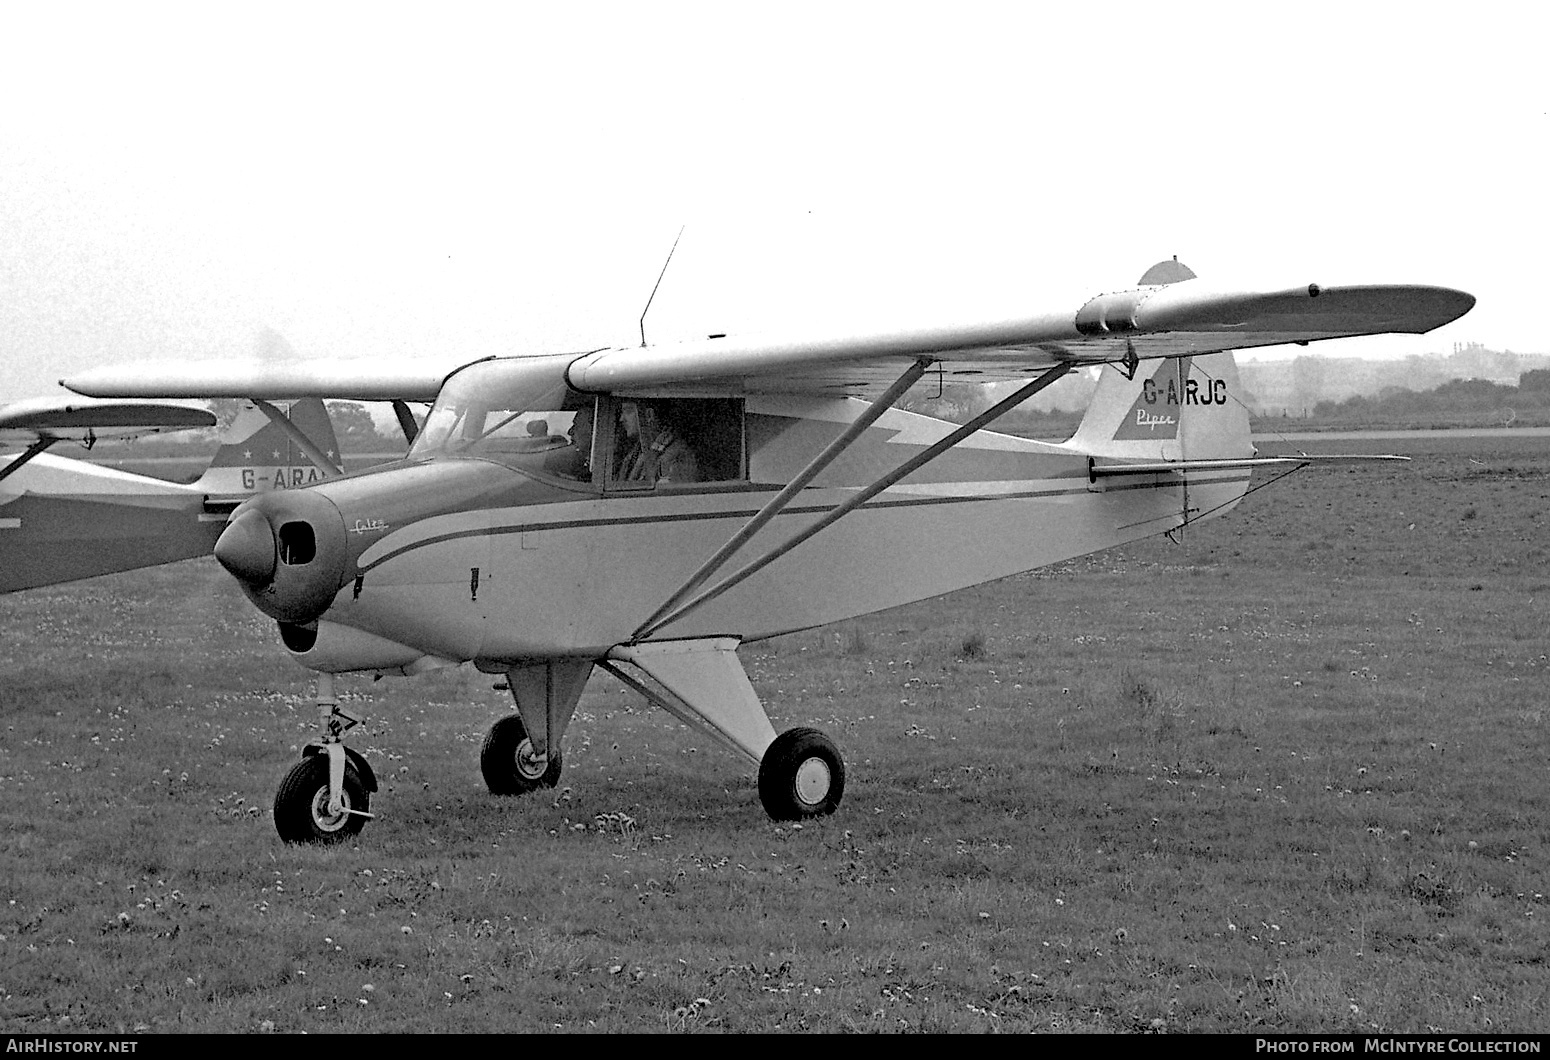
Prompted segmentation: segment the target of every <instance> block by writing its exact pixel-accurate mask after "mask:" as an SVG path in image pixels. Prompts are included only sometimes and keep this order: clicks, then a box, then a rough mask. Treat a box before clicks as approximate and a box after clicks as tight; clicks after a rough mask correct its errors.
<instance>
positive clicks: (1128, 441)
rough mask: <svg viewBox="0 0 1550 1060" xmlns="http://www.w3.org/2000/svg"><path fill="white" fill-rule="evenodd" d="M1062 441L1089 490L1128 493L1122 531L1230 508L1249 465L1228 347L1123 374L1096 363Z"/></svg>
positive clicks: (1250, 448) (1245, 421)
mask: <svg viewBox="0 0 1550 1060" xmlns="http://www.w3.org/2000/svg"><path fill="white" fill-rule="evenodd" d="M1066 444H1067V446H1068V447H1070V448H1073V449H1076V450H1078V451H1079V452H1082V453H1084V454H1086V456H1087V457H1088V475H1089V478H1090V480H1091V482H1092V483H1093V488H1094V489H1098V490H1103V491H1109V490H1115V491H1118V494H1117V495H1118V496H1121V497H1124V498H1126V500H1125V501H1124V504H1125V508H1124V514H1123V515H1121V516H1119V518H1120V519H1121V520H1122V525H1121V529H1123V530H1131V531H1139V532H1142V533H1159V532H1162V531H1170V530H1175V529H1178V528H1180V527H1183V526H1187V525H1189V524H1190V523H1192V522H1195V521H1197V520H1200V519H1206V518H1209V517H1211V516H1213V515H1221V514H1223V513H1224V512H1227V511H1229V510H1230V509H1231V508H1232V507H1233V506H1234V505H1236V504H1237V503H1238V502H1239V501H1240V500H1242V499H1243V496H1244V494H1246V493H1247V492H1248V488H1249V476H1250V475H1251V474H1252V467H1253V465H1254V464H1255V463H1256V461H1254V460H1253V455H1254V444H1253V442H1252V440H1251V439H1250V435H1249V411H1248V406H1247V405H1245V404H1244V401H1243V397H1242V393H1241V391H1240V388H1239V383H1238V369H1237V366H1236V364H1235V363H1234V362H1233V356H1232V354H1231V353H1213V354H1208V355H1206V356H1203V357H1180V358H1178V359H1176V360H1171V359H1170V360H1164V361H1162V362H1160V363H1159V364H1157V365H1156V366H1155V367H1153V366H1150V365H1148V366H1145V367H1144V368H1142V369H1141V370H1140V371H1137V372H1136V377H1135V378H1134V379H1127V378H1125V376H1124V375H1123V374H1122V373H1121V372H1119V371H1118V370H1117V369H1115V368H1113V367H1112V366H1111V367H1109V368H1105V369H1104V375H1103V378H1102V379H1101V380H1099V382H1098V390H1097V392H1096V393H1095V394H1094V395H1093V400H1092V404H1091V405H1090V406H1088V409H1087V415H1086V416H1084V417H1083V418H1082V423H1081V425H1080V426H1079V427H1078V428H1077V432H1076V435H1075V436H1074V437H1073V438H1072V439H1071V441H1070V442H1068V443H1066Z"/></svg>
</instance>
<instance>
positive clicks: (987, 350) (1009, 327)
mask: <svg viewBox="0 0 1550 1060" xmlns="http://www.w3.org/2000/svg"><path fill="white" fill-rule="evenodd" d="M1474 303H1475V299H1474V297H1473V296H1472V295H1468V294H1465V293H1464V292H1462V291H1455V290H1452V289H1450V288H1446V287H1421V286H1352V287H1323V288H1321V287H1319V286H1318V285H1316V284H1308V285H1303V286H1300V287H1293V288H1286V289H1282V290H1273V291H1236V290H1221V289H1213V288H1208V287H1204V286H1202V285H1201V284H1200V281H1198V280H1188V281H1180V282H1176V283H1172V284H1167V285H1155V286H1149V287H1140V288H1135V289H1132V290H1126V291H1118V292H1114V293H1111V294H1104V295H1099V296H1097V297H1095V298H1092V299H1091V300H1089V301H1088V302H1087V303H1085V304H1084V305H1073V306H1070V307H1068V308H1066V309H1065V310H1064V311H1061V312H1052V313H1044V314H1040V315H1036V316H1024V317H1017V318H1011V319H1005V320H999V321H993V322H989V323H986V322H977V323H971V324H964V325H957V326H940V325H939V326H925V327H918V328H908V329H898V330H892V331H887V332H875V331H874V332H865V333H853V334H844V335H835V334H832V333H831V334H827V335H811V334H809V335H800V334H793V335H787V336H769V335H764V336H754V337H749V338H738V337H721V338H710V339H705V340H701V341H697V342H688V343H679V344H674V345H661V346H649V347H639V348H627V349H612V350H600V351H598V352H596V353H591V354H586V355H583V356H581V357H580V358H578V359H577V360H576V362H575V363H573V364H572V365H571V367H570V370H569V372H568V378H569V380H570V383H571V385H572V386H574V387H575V388H577V389H578V390H584V391H599V392H601V391H608V392H614V393H621V392H622V393H630V392H636V393H642V394H648V393H653V392H661V393H673V392H690V391H694V390H707V389H713V390H716V391H731V392H744V393H753V392H761V391H764V392H782V393H789V392H825V393H835V394H849V395H861V394H871V393H876V392H877V391H880V390H881V389H882V388H883V387H885V386H886V385H887V384H888V383H890V382H892V381H893V380H894V379H895V378H897V377H898V375H899V374H900V372H901V371H902V370H903V367H904V366H905V365H907V364H908V363H909V362H910V361H911V360H914V359H915V358H919V357H928V358H931V359H933V360H935V361H937V362H938V364H937V369H934V370H933V372H932V373H931V374H930V375H928V376H927V378H926V382H930V381H933V380H934V379H935V378H936V370H940V372H941V378H942V381H944V382H976V383H988V382H999V381H1006V380H1014V379H1019V378H1025V377H1027V376H1028V375H1030V374H1034V373H1038V372H1042V371H1044V370H1046V369H1048V368H1051V367H1054V366H1055V365H1057V364H1059V363H1062V362H1065V363H1070V364H1074V365H1082V364H1092V363H1101V362H1105V361H1125V360H1129V359H1141V360H1145V359H1148V358H1156V357H1175V356H1181V355H1184V354H1203V353H1214V352H1217V351H1221V350H1233V349H1244V348H1247V347H1252V346H1274V345H1280V344H1283V343H1294V342H1295V343H1308V342H1315V341H1318V340H1321V339H1334V338H1346V337H1350V336H1356V335H1375V334H1386V333H1393V332H1403V333H1412V334H1420V333H1422V332H1426V331H1430V330H1432V329H1433V328H1436V327H1440V326H1441V325H1443V324H1446V323H1448V322H1449V321H1452V320H1454V319H1456V318H1458V317H1460V316H1462V315H1463V314H1464V313H1466V312H1468V311H1469V309H1470V307H1471V306H1473V305H1474Z"/></svg>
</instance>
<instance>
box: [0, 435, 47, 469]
mask: <svg viewBox="0 0 1550 1060" xmlns="http://www.w3.org/2000/svg"><path fill="white" fill-rule="evenodd" d="M57 441H59V439H58V438H51V437H45V438H39V439H38V440H37V441H35V442H33V443H32V444H31V445H29V446H28V447H27V451H26V452H25V453H22V454H21V455H20V456H18V457H17V458H16V459H14V460H12V461H11V462H10V463H9V464H7V465H5V467H0V479H6V478H10V477H11V476H12V475H14V474H16V472H18V471H20V470H21V469H22V465H23V464H25V463H26V462H27V461H29V460H31V459H32V458H33V457H35V456H37V455H38V454H39V453H41V452H42V451H43V450H45V449H47V448H48V447H49V446H51V445H53V444H54V443H55V442H57Z"/></svg>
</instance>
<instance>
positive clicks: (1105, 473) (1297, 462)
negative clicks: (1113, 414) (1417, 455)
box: [1087, 453, 1410, 480]
mask: <svg viewBox="0 0 1550 1060" xmlns="http://www.w3.org/2000/svg"><path fill="white" fill-rule="evenodd" d="M1373 460H1392V461H1399V462H1401V463H1408V462H1409V460H1410V458H1409V457H1408V456H1386V455H1382V456H1380V455H1377V454H1374V455H1371V456H1368V455H1356V454H1346V453H1338V454H1330V455H1327V456H1310V455H1307V454H1303V455H1299V456H1251V457H1245V458H1243V459H1241V460H1162V461H1154V462H1150V463H1145V462H1137V463H1133V464H1099V463H1096V462H1094V461H1088V467H1087V474H1088V475H1089V477H1091V478H1093V479H1095V480H1096V479H1100V478H1112V477H1114V476H1116V475H1161V474H1166V473H1168V472H1170V471H1224V470H1229V469H1232V468H1245V467H1247V468H1253V467H1278V466H1288V465H1290V466H1293V467H1303V466H1305V465H1307V464H1330V463H1335V462H1356V461H1373Z"/></svg>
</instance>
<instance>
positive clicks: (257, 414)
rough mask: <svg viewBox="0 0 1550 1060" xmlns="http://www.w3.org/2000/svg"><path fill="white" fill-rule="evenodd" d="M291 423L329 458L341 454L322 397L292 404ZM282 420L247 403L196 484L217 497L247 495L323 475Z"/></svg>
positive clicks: (304, 482)
mask: <svg viewBox="0 0 1550 1060" xmlns="http://www.w3.org/2000/svg"><path fill="white" fill-rule="evenodd" d="M288 416H289V418H290V421H291V423H292V424H293V425H294V426H295V427H296V428H297V429H299V430H300V431H301V432H302V433H303V434H305V435H306V436H307V437H308V438H310V439H311V440H312V441H313V442H314V443H315V444H316V445H317V447H318V448H319V449H321V450H323V452H324V453H326V454H328V456H329V457H330V458H335V459H337V458H338V455H339V441H338V439H336V438H335V437H334V425H333V423H332V422H331V421H330V420H329V418H328V410H327V409H325V408H324V407H323V402H322V401H321V400H320V399H318V398H303V399H302V400H300V401H297V402H295V403H294V404H292V405H291V407H290V410H289V413H288ZM324 477H325V476H324V473H323V471H322V469H321V468H319V467H317V466H316V465H315V464H313V463H312V461H311V460H309V459H308V458H307V456H306V454H305V453H303V452H302V451H301V449H300V448H299V447H298V446H297V445H296V444H295V443H294V442H292V441H291V439H290V437H289V436H288V435H286V433H285V431H284V430H282V429H281V427H280V426H279V424H276V423H272V422H270V420H269V417H268V416H266V415H264V413H263V412H262V411H260V410H259V409H258V408H257V407H256V406H253V405H246V406H244V407H243V409H242V412H240V413H239V414H238V415H237V418H236V419H235V420H233V421H232V425H231V426H230V427H229V428H227V430H226V433H225V434H224V435H223V436H222V439H221V448H220V449H219V450H218V451H217V452H216V454H215V459H213V460H212V461H210V466H209V468H208V469H206V471H205V473H204V474H203V475H202V476H200V479H199V481H198V482H196V483H195V484H194V485H195V487H196V488H198V489H201V490H203V491H204V492H205V493H207V494H208V495H209V496H210V497H211V498H212V499H213V498H224V497H245V496H247V495H248V494H250V493H262V492H264V491H266V490H272V489H295V488H297V487H298V486H306V485H309V484H311V483H313V482H321V481H322V480H323V478H324Z"/></svg>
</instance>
